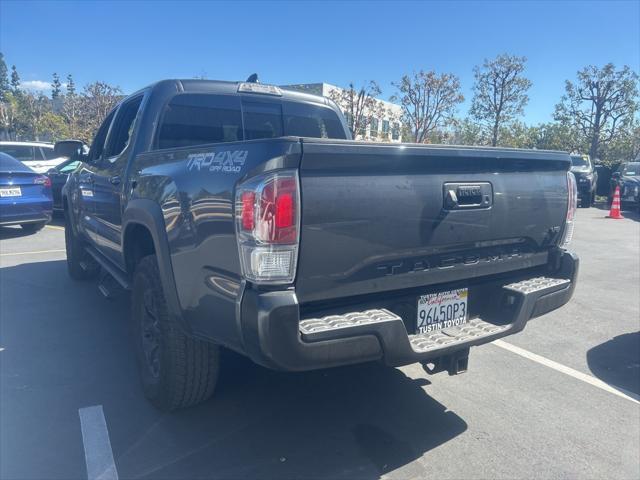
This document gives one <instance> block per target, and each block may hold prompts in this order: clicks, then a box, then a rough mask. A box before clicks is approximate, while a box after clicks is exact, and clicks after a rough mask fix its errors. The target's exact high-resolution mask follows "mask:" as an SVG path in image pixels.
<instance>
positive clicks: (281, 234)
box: [235, 170, 300, 284]
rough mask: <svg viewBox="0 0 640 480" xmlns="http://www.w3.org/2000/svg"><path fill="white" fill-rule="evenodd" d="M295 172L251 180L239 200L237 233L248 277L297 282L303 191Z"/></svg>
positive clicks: (238, 194) (239, 192)
mask: <svg viewBox="0 0 640 480" xmlns="http://www.w3.org/2000/svg"><path fill="white" fill-rule="evenodd" d="M298 185H299V182H298V174H297V172H296V171H295V170H293V171H292V170H282V171H278V172H273V173H268V174H266V175H261V176H258V177H254V178H252V179H250V180H248V181H247V182H245V183H242V184H241V185H239V186H238V188H237V191H236V197H235V214H236V233H237V238H238V247H239V250H240V264H241V267H242V274H243V275H244V277H245V278H247V279H249V280H251V281H253V282H256V283H270V284H282V283H291V282H293V280H294V278H295V275H296V264H297V260H298V242H299V234H300V189H299V186H298Z"/></svg>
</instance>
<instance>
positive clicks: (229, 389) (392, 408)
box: [2, 261, 467, 479]
mask: <svg viewBox="0 0 640 480" xmlns="http://www.w3.org/2000/svg"><path fill="white" fill-rule="evenodd" d="M64 268H65V263H64V261H49V262H39V263H25V264H21V265H17V266H14V267H6V268H3V269H2V275H3V288H2V300H3V305H2V313H3V315H5V317H4V318H5V319H11V321H4V319H3V337H4V339H3V341H4V342H5V343H4V344H3V346H5V347H7V348H6V351H4V352H3V355H4V356H3V375H6V377H5V378H7V379H15V380H8V381H5V382H3V385H2V387H3V389H6V390H5V393H6V395H7V396H6V398H5V400H6V401H4V400H3V415H2V416H3V419H4V421H5V423H4V424H3V430H5V432H3V433H4V434H5V435H6V436H7V438H11V439H12V442H11V443H7V442H3V445H2V447H3V450H4V452H3V458H7V459H11V461H10V462H8V463H7V465H5V468H4V473H5V474H6V475H7V476H11V475H14V476H22V477H24V476H30V477H34V478H35V477H37V476H42V475H44V474H45V473H47V472H48V473H47V475H45V476H49V477H52V476H61V477H65V476H66V477H67V478H69V477H71V476H75V475H76V474H77V473H76V472H77V469H83V468H84V465H83V459H82V446H81V445H82V444H81V437H80V429H79V424H78V413H77V412H78V408H81V407H85V406H89V405H97V404H101V405H103V408H104V412H105V417H106V420H107V425H108V429H109V434H110V437H111V445H112V449H113V453H114V458H115V461H116V466H117V469H118V472H119V475H120V477H121V478H132V477H147V478H200V477H207V478H209V477H216V478H234V479H235V478H349V479H352V478H366V479H375V478H379V477H380V476H381V475H383V474H385V473H387V472H391V471H394V470H395V471H396V472H397V473H396V475H399V476H401V477H403V478H405V477H406V478H408V477H412V478H421V477H424V476H425V472H424V467H423V466H422V465H421V463H420V461H417V462H416V461H415V460H416V459H418V458H420V457H421V456H422V455H424V453H425V452H427V451H429V450H432V449H434V448H437V447H438V446H440V445H442V444H444V443H446V442H448V441H449V440H451V439H453V438H455V437H456V436H458V435H460V434H461V433H463V432H464V431H465V430H466V429H467V424H466V423H465V421H464V420H463V419H462V418H460V417H459V416H458V415H456V414H455V413H454V412H451V411H448V410H447V408H446V406H444V405H442V404H440V403H439V402H438V401H436V400H434V399H433V398H431V397H430V396H429V395H428V394H427V393H426V391H425V388H424V387H425V386H428V385H429V381H428V380H426V379H425V378H417V379H411V378H409V377H407V376H406V375H405V374H404V373H403V372H402V371H400V370H398V369H394V368H388V367H384V366H383V365H380V364H377V363H374V364H364V365H358V366H351V367H344V368H336V369H331V370H324V371H315V372H306V373H284V372H275V371H271V370H267V369H264V368H262V367H259V366H256V365H254V364H253V363H251V362H250V361H249V360H247V359H245V358H244V357H241V356H239V355H236V354H233V353H230V352H225V354H224V355H223V356H222V370H221V377H220V381H219V383H218V386H217V390H216V393H215V395H214V397H213V398H212V399H211V400H209V401H208V402H205V403H204V404H202V405H199V406H197V407H194V408H191V409H187V410H183V411H179V412H176V413H172V414H163V413H161V412H159V411H157V410H155V409H154V408H153V407H152V406H151V405H150V404H149V403H148V402H147V401H146V400H145V399H144V397H143V395H142V389H141V388H140V385H139V382H138V378H137V372H136V365H135V357H134V355H133V353H132V351H131V341H130V337H129V328H128V322H129V319H128V302H127V300H126V298H123V299H121V300H118V301H113V302H110V301H107V300H104V299H101V298H99V296H98V294H97V289H96V286H95V285H92V284H91V282H89V283H85V282H81V283H78V282H72V281H71V280H69V279H68V277H67V276H66V275H65V272H64ZM54 278H55V281H52V279H54ZM27 283H30V284H31V283H32V285H31V286H32V288H35V287H38V292H39V301H38V302H33V301H32V300H30V295H29V294H28V291H25V288H24V285H25V284H27ZM36 283H37V284H38V285H36ZM13 319H16V320H15V321H14V320H13ZM26 319H28V322H27V321H24V320H26ZM18 320H19V321H18ZM14 383H15V385H14ZM23 384H26V385H29V388H28V389H23V388H22V387H21V385H23ZM51 411H55V412H64V413H59V414H58V415H56V416H54V417H52V416H51V415H50V414H49V413H47V412H51ZM61 432H65V433H64V435H63V434H61ZM36 438H37V439H38V442H37V446H36V445H34V444H33V442H32V441H31V440H30V439H36ZM53 455H55V459H57V460H55V461H56V462H57V463H56V464H55V465H56V468H55V469H53V470H52V458H53V457H52V456H53ZM27 457H28V458H31V459H32V460H30V461H27V460H26V458H27ZM35 459H37V460H35ZM62 459H65V461H64V462H63V463H61V461H62ZM47 469H48V470H47ZM54 474H55V475H54Z"/></svg>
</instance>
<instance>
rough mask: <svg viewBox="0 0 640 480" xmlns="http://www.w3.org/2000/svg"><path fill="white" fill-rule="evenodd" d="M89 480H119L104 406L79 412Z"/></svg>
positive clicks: (87, 408) (96, 406) (83, 409)
mask: <svg viewBox="0 0 640 480" xmlns="http://www.w3.org/2000/svg"><path fill="white" fill-rule="evenodd" d="M78 413H79V415H80V428H81V429H82V443H83V444H84V458H85V461H86V463H87V477H88V479H89V480H118V471H117V470H116V463H115V461H114V460H113V452H112V451H111V442H110V441H109V431H108V430H107V422H106V421H105V419H104V412H103V411H102V405H95V406H93V407H85V408H81V409H80V410H78Z"/></svg>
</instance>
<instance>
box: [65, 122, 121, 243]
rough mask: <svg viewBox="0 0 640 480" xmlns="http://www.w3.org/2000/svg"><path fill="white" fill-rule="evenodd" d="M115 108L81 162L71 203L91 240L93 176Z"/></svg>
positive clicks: (94, 224)
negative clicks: (75, 195) (76, 188)
mask: <svg viewBox="0 0 640 480" xmlns="http://www.w3.org/2000/svg"><path fill="white" fill-rule="evenodd" d="M114 115H115V110H113V111H112V112H111V113H109V115H107V118H105V119H104V121H103V122H102V125H100V128H99V129H98V133H96V135H95V137H94V139H93V143H92V144H91V149H90V150H89V155H87V159H86V160H85V161H84V162H83V164H82V168H81V169H80V172H79V173H78V183H79V185H78V186H79V188H78V190H77V195H78V196H77V198H74V199H73V202H72V205H73V208H74V209H77V211H74V212H73V214H74V215H75V216H76V218H77V219H78V225H79V226H80V230H81V231H82V232H83V233H84V235H85V236H87V237H89V238H90V239H91V241H92V242H95V240H96V234H97V231H98V226H97V219H96V216H95V212H96V205H95V198H96V197H95V178H96V171H97V170H98V169H99V168H100V164H101V163H102V161H103V160H104V147H105V142H106V139H107V134H108V133H109V127H110V126H111V122H112V121H113V117H114Z"/></svg>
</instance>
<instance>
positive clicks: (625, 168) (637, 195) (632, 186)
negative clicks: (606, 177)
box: [609, 162, 640, 209]
mask: <svg viewBox="0 0 640 480" xmlns="http://www.w3.org/2000/svg"><path fill="white" fill-rule="evenodd" d="M616 186H619V187H620V203H621V205H622V207H623V208H625V209H631V208H635V209H639V208H640V162H629V163H626V164H624V165H621V166H620V167H619V168H618V170H617V171H615V172H613V174H612V175H611V193H610V194H609V202H610V203H611V199H613V194H614V191H615V189H616Z"/></svg>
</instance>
